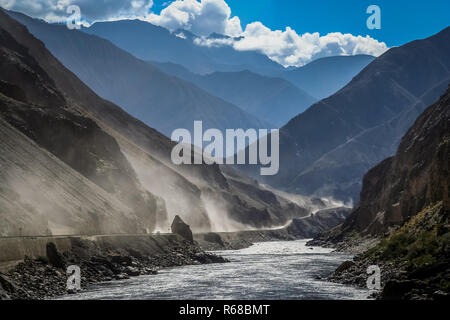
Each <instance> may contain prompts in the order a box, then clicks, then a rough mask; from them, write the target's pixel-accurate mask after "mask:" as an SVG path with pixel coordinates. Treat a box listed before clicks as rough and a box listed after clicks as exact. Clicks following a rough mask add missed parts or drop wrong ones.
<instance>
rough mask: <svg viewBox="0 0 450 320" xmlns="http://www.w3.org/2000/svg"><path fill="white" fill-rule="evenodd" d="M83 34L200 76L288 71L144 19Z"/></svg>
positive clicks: (106, 25) (255, 55) (102, 25)
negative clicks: (247, 71)
mask: <svg viewBox="0 0 450 320" xmlns="http://www.w3.org/2000/svg"><path fill="white" fill-rule="evenodd" d="M83 31H84V32H86V33H89V34H94V35H96V36H99V37H101V38H104V39H107V40H109V41H111V42H112V43H113V44H115V45H116V46H118V47H119V48H121V49H123V50H126V51H128V52H130V53H131V54H132V55H134V56H135V57H137V58H139V59H141V60H145V61H157V62H172V63H176V64H180V65H182V66H184V67H186V68H187V69H188V70H189V71H191V72H194V73H198V74H207V73H211V72H214V71H223V72H228V71H241V70H245V69H248V70H251V71H253V72H256V73H260V72H262V73H265V72H275V71H281V70H283V69H284V67H283V66H281V65H279V64H278V63H276V62H274V61H272V60H270V59H269V58H268V57H267V56H265V55H263V54H261V53H258V52H256V51H236V50H234V49H232V48H231V47H227V46H224V47H206V46H199V45H196V44H195V43H194V41H195V39H197V38H198V37H197V36H196V35H194V34H192V33H190V32H189V31H186V30H177V31H175V32H173V33H171V32H170V31H168V30H167V29H165V28H162V27H158V26H155V25H152V24H151V23H148V22H144V21H140V20H123V21H113V22H97V23H94V24H93V25H92V26H90V27H89V28H83ZM217 36H219V35H212V37H217ZM221 37H224V36H221ZM180 53H182V54H180Z"/></svg>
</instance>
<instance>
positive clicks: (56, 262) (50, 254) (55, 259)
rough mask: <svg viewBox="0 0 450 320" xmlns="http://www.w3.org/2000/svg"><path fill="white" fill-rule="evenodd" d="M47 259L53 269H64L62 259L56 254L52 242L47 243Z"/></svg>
mask: <svg viewBox="0 0 450 320" xmlns="http://www.w3.org/2000/svg"><path fill="white" fill-rule="evenodd" d="M47 258H48V262H49V263H50V264H51V265H52V266H53V267H55V268H60V269H64V268H65V267H66V263H65V261H64V257H63V256H62V254H60V253H59V252H58V249H57V248H56V245H55V244H54V243H53V242H49V243H47Z"/></svg>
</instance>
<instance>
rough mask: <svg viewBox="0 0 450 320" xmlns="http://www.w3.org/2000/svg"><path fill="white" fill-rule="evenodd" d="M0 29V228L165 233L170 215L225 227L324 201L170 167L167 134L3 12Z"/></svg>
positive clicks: (215, 171)
mask: <svg viewBox="0 0 450 320" xmlns="http://www.w3.org/2000/svg"><path fill="white" fill-rule="evenodd" d="M0 30H1V33H0V34H1V38H0V40H1V42H0V48H1V62H0V63H1V64H2V66H1V67H2V71H3V70H5V72H2V74H1V76H0V80H1V81H0V90H1V91H0V92H1V94H0V97H1V105H0V106H1V108H0V117H1V121H2V131H3V132H4V134H5V135H4V137H3V138H2V140H1V143H2V150H4V151H5V152H2V155H1V158H0V159H1V164H2V166H7V168H8V170H6V171H3V170H2V187H1V189H0V192H1V195H2V197H0V198H1V199H2V202H1V206H2V208H3V209H5V211H4V212H6V214H5V215H3V216H2V219H3V220H2V221H4V222H5V223H2V230H1V232H2V235H4V236H8V235H18V234H22V233H23V234H25V232H26V234H49V233H51V234H61V233H69V234H74V233H75V234H76V233H79V234H96V233H145V232H151V231H154V230H160V231H166V228H167V226H168V225H170V221H171V219H172V218H173V217H174V216H175V215H180V216H181V217H182V218H183V220H185V221H186V222H188V223H189V224H190V225H191V227H192V229H193V230H194V231H196V232H199V231H210V230H213V231H214V230H215V231H229V230H235V229H243V228H249V227H253V228H256V227H264V226H266V227H267V226H273V225H284V224H286V223H287V222H288V221H289V220H290V219H292V218H295V217H303V216H305V215H308V214H309V212H311V210H315V209H321V208H325V207H326V206H327V205H326V204H325V203H323V202H321V201H320V200H319V201H316V200H313V199H309V198H304V199H302V201H301V203H300V201H290V200H288V199H287V197H284V196H282V195H280V194H275V193H273V192H272V191H270V190H269V189H267V188H264V187H263V186H261V185H259V184H258V183H257V182H256V181H254V180H252V179H249V178H247V177H245V176H241V175H238V174H237V173H236V172H235V171H234V170H233V169H232V168H221V167H219V166H217V165H213V166H206V165H198V166H176V165H174V164H173V163H172V162H171V160H170V153H171V150H172V148H173V146H174V143H173V142H171V141H170V140H169V139H168V138H167V137H165V136H164V135H162V134H161V133H159V132H157V131H156V130H154V129H152V128H150V127H148V126H147V125H145V124H144V123H143V122H141V121H140V120H137V119H136V118H133V117H132V116H130V115H129V114H127V113H126V112H125V111H124V110H122V109H121V108H119V107H118V106H116V105H114V104H113V103H111V102H109V101H107V100H104V99H102V98H100V97H99V96H98V95H97V94H95V93H94V92H93V91H92V90H91V89H89V87H87V86H86V85H85V84H84V83H83V82H81V81H80V79H78V78H77V77H76V75H75V74H73V73H72V72H70V71H69V70H68V69H66V67H64V66H63V65H62V64H61V63H60V62H59V61H58V60H57V59H56V58H55V57H54V56H53V55H52V54H51V53H50V52H49V51H48V50H47V48H46V47H45V46H44V44H43V43H42V42H41V41H39V40H38V39H36V38H34V37H33V36H32V35H31V34H30V33H29V32H28V30H27V29H26V28H25V27H24V26H23V25H21V24H20V23H18V22H17V21H16V20H14V19H12V18H10V17H9V16H8V15H7V14H5V13H4V12H3V11H0ZM5 175H6V176H5ZM54 189H57V192H53V190H54ZM4 199H6V200H4ZM17 216H18V217H20V219H18V220H17ZM16 220H17V221H16ZM37 221H39V223H37Z"/></svg>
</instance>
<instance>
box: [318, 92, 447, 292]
mask: <svg viewBox="0 0 450 320" xmlns="http://www.w3.org/2000/svg"><path fill="white" fill-rule="evenodd" d="M449 181H450V86H449V87H448V90H447V92H446V93H445V94H444V95H443V96H442V97H441V98H440V100H439V101H438V102H437V103H435V104H433V105H432V106H430V107H429V108H427V109H426V110H425V112H423V113H422V114H421V115H420V116H419V118H418V119H417V120H416V121H415V123H414V124H413V126H412V127H411V128H410V129H409V130H408V131H407V133H406V135H405V136H404V137H403V138H402V140H401V143H400V145H399V148H398V150H397V153H396V154H395V155H394V156H393V157H391V158H387V159H385V160H384V161H382V162H381V163H380V164H378V165H377V166H376V167H374V168H373V169H371V170H370V171H369V172H368V173H367V174H366V175H365V176H364V181H363V189H362V192H361V202H360V204H359V206H358V207H357V208H356V209H355V210H353V211H352V213H351V215H350V216H349V218H347V220H346V221H345V222H344V224H342V225H340V226H338V227H336V228H334V229H332V230H330V231H328V232H325V233H323V234H321V235H320V236H319V237H318V238H317V239H316V240H315V243H317V244H321V245H327V246H330V245H331V246H334V245H337V247H338V248H341V249H342V248H343V249H345V250H348V249H352V250H361V248H363V250H362V251H364V252H362V253H361V254H360V255H358V256H357V258H355V259H354V261H353V262H352V263H349V262H346V263H344V264H343V265H342V266H340V267H339V268H338V269H337V270H336V271H335V273H334V275H333V279H334V280H335V281H339V282H341V283H355V280H354V279H358V278H360V277H362V278H363V279H365V275H366V274H367V266H370V265H377V266H379V267H380V268H381V270H382V272H383V282H382V284H383V286H384V288H383V290H382V291H381V292H380V297H381V298H383V299H390V300H392V299H403V300H410V299H411V300H416V299H418V298H420V299H438V298H440V297H441V296H442V297H444V298H445V297H446V296H448V294H449V292H450V288H449V285H448V280H449V276H448V275H449V272H450V263H449V262H450V261H449V257H450V228H449V222H450V221H449V220H450V198H449V196H450V193H449V187H450V185H449ZM367 248H368V250H367ZM364 285H365V283H364Z"/></svg>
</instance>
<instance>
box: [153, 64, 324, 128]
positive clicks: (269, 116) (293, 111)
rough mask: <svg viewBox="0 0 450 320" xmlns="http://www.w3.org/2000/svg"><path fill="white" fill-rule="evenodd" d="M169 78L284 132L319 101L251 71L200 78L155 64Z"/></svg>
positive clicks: (280, 82)
mask: <svg viewBox="0 0 450 320" xmlns="http://www.w3.org/2000/svg"><path fill="white" fill-rule="evenodd" d="M152 64H153V65H155V66H156V67H158V68H159V69H161V70H162V71H163V72H165V73H167V74H171V75H174V76H176V77H179V78H182V79H184V80H186V81H189V82H192V83H194V84H196V85H197V86H198V87H200V88H202V89H204V90H205V91H207V92H209V93H211V94H213V95H215V96H217V97H219V98H222V99H224V100H226V101H229V102H231V103H233V104H235V105H237V106H238V107H239V108H241V109H242V110H244V111H246V112H248V113H250V114H252V115H253V116H255V117H258V118H260V119H261V120H263V121H265V122H267V123H270V124H273V125H274V126H275V127H276V128H280V127H281V126H283V125H284V124H286V123H287V121H288V120H290V119H292V118H293V117H294V116H296V115H297V114H299V113H302V112H303V111H305V110H306V109H307V108H308V107H309V106H311V105H312V104H313V103H314V102H316V99H314V98H313V97H311V96H310V95H309V94H308V93H306V92H304V91H303V90H301V89H299V88H297V87H296V86H294V85H293V84H292V83H290V82H289V81H286V80H284V79H281V78H271V77H266V76H261V75H259V74H256V73H253V72H251V71H248V70H244V71H240V72H214V73H211V74H208V75H198V74H194V73H191V72H189V70H187V69H185V68H183V67H182V66H180V65H175V64H171V63H157V62H152Z"/></svg>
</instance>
